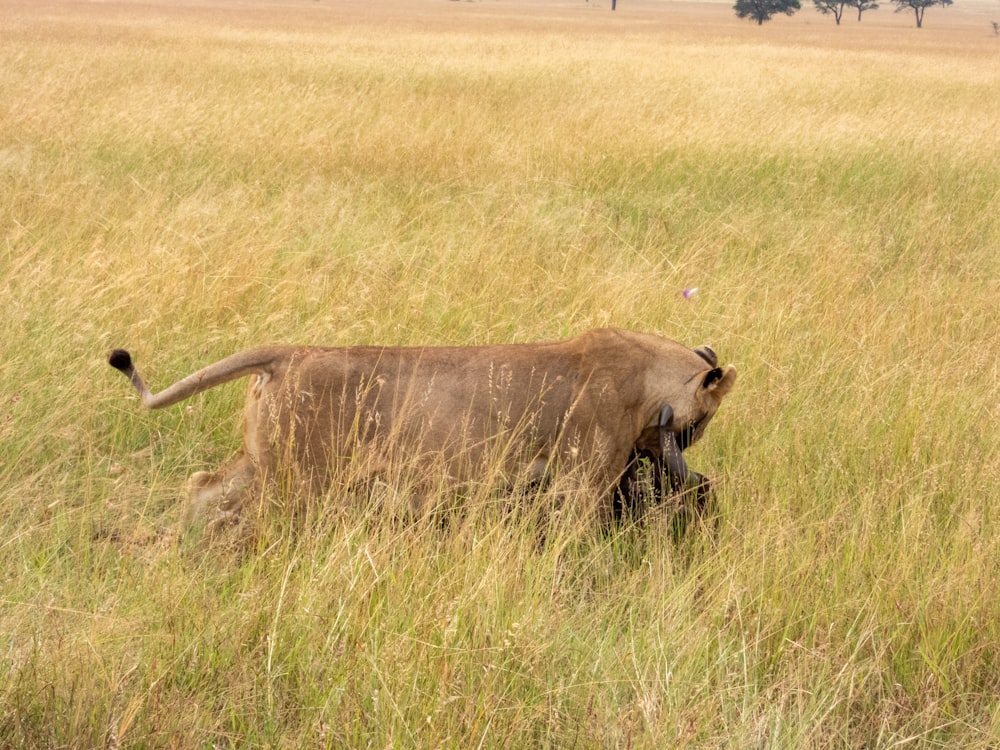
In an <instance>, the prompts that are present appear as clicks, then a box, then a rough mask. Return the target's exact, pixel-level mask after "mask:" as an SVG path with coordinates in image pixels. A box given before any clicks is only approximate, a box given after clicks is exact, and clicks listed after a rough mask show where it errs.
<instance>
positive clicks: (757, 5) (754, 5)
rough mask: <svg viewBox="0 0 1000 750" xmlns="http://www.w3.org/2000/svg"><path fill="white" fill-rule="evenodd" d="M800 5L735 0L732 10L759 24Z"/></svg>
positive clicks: (796, 0) (782, 0)
mask: <svg viewBox="0 0 1000 750" xmlns="http://www.w3.org/2000/svg"><path fill="white" fill-rule="evenodd" d="M948 1H949V2H951V0H948ZM801 7H802V6H801V5H799V0H736V5H734V6H733V10H735V11H736V15H737V16H738V17H739V18H749V19H750V20H751V21H756V22H757V25H758V26H761V25H763V23H764V21H770V20H771V16H773V15H774V14H775V13H784V14H785V15H786V16H790V15H792V14H793V13H794V12H795V11H797V10H798V9H799V8H801Z"/></svg>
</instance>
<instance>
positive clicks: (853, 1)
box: [847, 0, 878, 21]
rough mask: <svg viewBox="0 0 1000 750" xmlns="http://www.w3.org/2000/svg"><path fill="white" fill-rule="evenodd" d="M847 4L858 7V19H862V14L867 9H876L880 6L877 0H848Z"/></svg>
mask: <svg viewBox="0 0 1000 750" xmlns="http://www.w3.org/2000/svg"><path fill="white" fill-rule="evenodd" d="M847 4H848V5H850V6H851V7H852V8H857V9H858V21H860V20H861V14H862V13H864V12H865V11H866V10H876V9H877V8H878V3H877V2H875V0H847Z"/></svg>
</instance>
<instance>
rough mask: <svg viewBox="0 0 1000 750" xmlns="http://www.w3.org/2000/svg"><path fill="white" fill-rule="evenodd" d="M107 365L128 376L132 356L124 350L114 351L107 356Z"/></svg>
mask: <svg viewBox="0 0 1000 750" xmlns="http://www.w3.org/2000/svg"><path fill="white" fill-rule="evenodd" d="M108 364H109V365H111V366H112V367H114V368H115V369H116V370H120V371H121V372H124V373H126V374H128V373H129V372H130V371H131V370H132V355H131V354H129V353H128V352H127V351H125V350H124V349H115V350H114V351H113V352H111V354H109V355H108Z"/></svg>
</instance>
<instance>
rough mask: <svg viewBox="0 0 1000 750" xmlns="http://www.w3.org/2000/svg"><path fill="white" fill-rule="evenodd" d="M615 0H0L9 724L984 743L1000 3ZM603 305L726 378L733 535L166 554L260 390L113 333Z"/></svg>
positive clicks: (311, 530)
mask: <svg viewBox="0 0 1000 750" xmlns="http://www.w3.org/2000/svg"><path fill="white" fill-rule="evenodd" d="M608 5H609V3H607V2H604V3H603V4H602V3H593V2H592V3H583V2H579V3H571V2H568V1H567V2H554V1H553V2H539V3H528V2H527V1H526V0H525V2H519V1H517V0H510V1H509V2H481V3H464V2H463V3H451V2H444V0H440V1H436V0H414V1H413V2H403V1H402V0H386V2H384V3H378V4H369V3H366V2H362V1H361V0H353V1H352V0H345V1H344V2H338V3H334V2H327V1H326V0H315V1H314V0H309V2H306V1H304V0H303V1H301V2H295V1H294V0H290V1H289V2H287V3H266V2H263V1H260V2H254V1H253V0H246V2H244V1H242V0H231V1H228V2H227V1H225V0H216V1H212V0H203V1H195V0H192V1H191V2H186V3H166V2H163V3H153V2H150V3H139V2H135V3H133V2H128V1H125V0H123V1H121V2H91V3H71V2H46V1H44V0H42V1H40V2H28V1H27V0H24V1H23V2H5V3H4V4H3V5H2V6H0V29H2V38H3V42H2V45H0V101H2V103H3V106H2V107H0V233H2V235H0V236H2V245H0V274H2V279H3V284H4V293H3V305H2V307H0V323H2V326H3V332H2V337H0V353H2V356H0V503H2V504H0V747H2V748H7V747H10V748H35V747H53V748H63V747H66V748H94V747H240V748H244V747H289V748H291V747H335V748H339V747H367V746H372V747H455V748H471V747H509V748H524V747H552V748H569V747H581V748H599V747H601V748H603V747H635V748H666V747H670V748H684V747H688V748H721V747H726V748H730V747H731V748H753V747H760V748H763V747H767V748H806V747H809V748H814V747H815V748H819V747H852V748H854V747H879V748H883V747H884V748H889V747H906V748H913V747H963V748H984V749H985V748H988V747H996V746H997V745H998V744H1000V583H998V581H1000V510H998V503H1000V489H998V486H1000V406H998V395H1000V387H998V384H1000V367H998V362H1000V334H998V327H1000V326H998V323H1000V135H998V127H997V123H998V122H1000V96H998V92H1000V89H998V86H1000V39H998V38H997V37H994V36H993V35H992V30H991V28H990V20H991V19H995V20H1000V18H997V17H1000V10H997V12H993V13H992V14H991V6H988V5H986V4H981V5H971V4H970V5H965V6H963V4H962V0H958V2H957V3H956V6H954V7H952V8H946V9H940V8H935V9H931V10H930V11H929V12H928V14H927V17H926V19H925V23H924V28H923V29H921V30H917V29H915V28H913V22H912V18H910V17H908V16H906V15H904V14H893V13H892V12H891V10H890V9H880V10H878V11H875V12H872V13H870V14H866V15H865V16H864V20H863V21H862V22H861V23H860V24H858V23H857V22H855V21H854V19H852V18H845V21H844V25H843V26H841V27H836V26H835V25H834V24H833V21H832V20H831V19H829V18H826V17H822V16H820V15H819V14H817V13H815V12H814V11H813V10H812V9H811V7H809V8H804V9H803V10H802V11H800V13H799V14H797V15H796V16H794V17H792V18H785V17H781V18H779V19H775V20H774V21H772V22H771V23H769V24H767V25H765V26H764V27H762V28H757V27H755V26H752V25H750V24H747V23H744V22H740V21H738V20H737V19H736V18H735V17H734V16H733V13H732V10H731V8H729V6H728V4H704V5H698V4H685V3H667V2H664V3H657V2H653V1H652V0H641V1H640V0H636V1H635V2H632V1H631V0H621V2H620V3H619V9H618V11H616V13H615V14H611V12H610V10H609V7H608ZM689 287H698V289H699V291H698V293H697V294H695V295H694V296H693V297H692V298H691V299H685V298H684V297H683V296H682V295H681V291H682V290H683V289H685V288H689ZM601 325H617V326H623V327H627V328H633V329H637V330H643V331H650V332H656V333H660V334H663V335H666V336H668V337H670V338H675V339H677V340H680V341H682V342H685V343H687V344H689V345H691V346H694V345H696V344H700V343H706V342H707V343H711V344H712V345H713V347H714V348H715V349H716V351H717V352H719V355H720V359H721V360H722V361H723V362H725V363H733V364H735V365H736V366H737V367H738V368H739V371H740V381H739V383H738V384H737V388H736V391H735V392H734V393H733V394H732V395H730V396H729V397H728V398H727V400H726V402H725V403H724V404H723V407H722V409H721V410H720V412H719V414H718V415H717V417H716V418H715V420H714V421H713V423H712V425H711V427H710V428H709V430H708V432H707V434H706V437H705V439H704V441H703V442H702V443H700V444H699V445H698V446H696V447H695V448H694V449H692V450H691V451H690V453H689V461H690V463H691V465H692V466H693V467H695V468H697V469H698V470H700V471H702V472H703V473H706V474H708V475H710V476H712V477H713V478H714V480H715V484H716V488H717V495H718V514H719V516H718V519H717V525H716V527H715V529H714V531H713V530H712V529H710V528H694V529H689V530H688V533H687V534H686V535H685V536H684V537H683V538H681V539H679V540H675V539H674V538H673V536H672V534H670V533H669V523H668V521H667V520H665V519H663V518H652V519H650V520H649V522H648V523H646V524H645V525H643V526H641V527H638V528H628V529H624V530H622V531H620V532H619V533H615V534H612V535H601V534H598V533H592V534H591V533H587V532H583V533H573V532H571V531H569V530H564V531H562V532H558V533H555V534H553V535H550V537H549V538H548V539H547V542H546V544H545V545H544V546H542V547H540V546H539V545H538V544H537V539H538V528H537V527H536V526H535V522H534V521H533V520H532V519H531V517H530V516H529V515H517V514H515V515H514V516H513V517H509V518H504V517H501V518H497V517H494V516H491V514H490V513H489V512H486V511H483V512H481V513H477V512H470V513H469V515H468V516H467V518H466V520H465V521H463V522H462V523H459V524H457V525H452V526H451V527H448V528H441V527H439V526H437V525H434V524H430V525H426V524H419V523H417V524H409V525H408V524H400V523H393V522H388V521H384V520H381V521H380V520H379V519H378V518H375V517H373V515H374V514H372V513H367V512H366V510H365V508H357V507H348V508H343V507H339V506H338V505H337V497H336V492H334V493H333V494H332V496H331V498H330V499H329V501H328V502H329V506H328V507H327V508H325V509H323V512H320V511H319V510H317V511H316V512H315V513H314V514H313V515H312V516H311V522H310V523H307V524H299V525H295V524H292V523H288V522H285V521H284V520H283V518H282V516H281V514H280V513H272V514H270V515H269V516H266V517H265V518H264V519H263V520H262V522H261V527H260V532H259V537H258V538H257V540H256V542H255V544H254V547H253V549H252V550H251V551H250V552H249V553H247V552H246V551H244V552H243V553H242V554H237V553H235V552H233V551H231V550H230V549H229V548H227V547H225V546H220V547H218V548H215V547H209V548H208V549H205V548H203V547H202V546H200V545H198V544H192V545H181V546H180V547H178V546H177V545H176V544H174V543H173V542H171V541H170V535H169V534H163V533H162V532H163V531H164V530H169V529H171V528H173V527H174V526H175V525H176V524H177V523H178V522H179V521H180V520H181V519H182V518H183V516H184V512H185V500H184V498H183V485H184V480H185V478H186V476H187V475H188V474H189V473H191V472H192V471H194V470H198V469H203V468H214V467H215V466H217V465H219V464H221V463H222V462H223V461H224V460H225V459H226V458H227V457H228V456H230V455H231V454H232V453H233V452H234V451H235V450H236V448H237V447H238V444H239V412H240V405H241V403H242V398H243V386H242V385H241V384H235V385H232V386H226V387H224V388H220V389H217V390H214V391H212V392H210V393H207V394H204V395H202V396H199V397H197V398H195V399H193V400H192V401H190V402H188V403H187V405H186V406H178V407H173V408H171V409H168V410H165V411H158V412H143V411H142V410H141V409H140V406H139V404H138V400H137V399H136V398H135V396H134V393H133V392H132V391H131V389H130V388H129V387H128V384H127V383H126V382H125V380H124V379H123V378H122V377H121V376H120V375H118V374H117V373H115V372H114V371H113V370H111V368H109V367H108V366H107V364H106V363H105V355H106V352H107V351H108V350H109V349H110V348H112V347H115V346H125V347H127V348H129V349H131V350H132V352H133V354H134V355H135V356H136V358H137V361H138V364H139V366H140V368H141V370H142V372H143V374H144V376H145V377H146V378H147V381H148V382H149V383H150V384H151V386H152V387H153V388H154V389H156V388H158V387H162V386H163V385H166V384H168V383H170V382H172V381H173V380H175V379H176V378H178V377H180V376H182V375H185V374H187V373H188V372H191V371H193V370H195V369H197V368H198V367H201V366H203V365H205V364H207V363H209V362H211V361H213V360H215V359H217V358H220V357H222V356H224V355H226V354H229V353H231V352H233V351H236V350H239V349H242V348H246V347H248V346H251V345H255V344H259V343H264V342H287V343H307V344H312V343H322V344H331V345H332V344H345V345H346V344H363V343H381V344H412V343H422V344H426V343H448V344H454V343H458V344H473V343H485V342H514V341H531V340H542V339H551V338H557V337H562V336H566V335H571V334H574V333H577V332H580V331H583V330H585V329H587V328H590V327H593V326H601Z"/></svg>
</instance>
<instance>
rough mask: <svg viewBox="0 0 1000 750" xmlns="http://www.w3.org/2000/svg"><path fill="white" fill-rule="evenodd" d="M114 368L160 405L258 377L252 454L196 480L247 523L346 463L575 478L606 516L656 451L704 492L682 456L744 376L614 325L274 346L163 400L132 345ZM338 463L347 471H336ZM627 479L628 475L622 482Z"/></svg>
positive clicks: (196, 489)
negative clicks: (264, 494) (250, 511)
mask: <svg viewBox="0 0 1000 750" xmlns="http://www.w3.org/2000/svg"><path fill="white" fill-rule="evenodd" d="M108 362H109V363H110V364H111V366H112V367H115V368H116V369H118V370H120V371H121V372H122V373H124V374H125V375H126V376H128V378H129V379H130V380H131V382H132V385H133V386H135V389H136V390H137V391H138V392H139V396H140V397H141V399H142V403H143V405H144V406H146V407H148V408H150V409H159V408H163V407H165V406H170V405H172V404H175V403H177V402H178V401H181V400H183V399H186V398H188V397H190V396H193V395H194V394H196V393H200V392H201V391H204V390H207V389H209V388H213V387H215V386H217V385H219V384H221V383H225V382H227V381H230V380H235V379H237V378H241V377H244V376H247V375H250V376H252V377H251V378H250V383H249V389H248V391H247V399H246V407H245V421H244V427H243V449H242V451H241V453H240V454H239V455H238V456H237V458H236V459H235V460H234V461H233V462H232V463H230V464H229V465H228V466H226V467H224V468H222V469H221V470H219V471H216V472H205V471H199V472H196V473H195V474H194V475H192V477H191V479H190V490H191V501H192V508H193V510H194V512H195V514H196V515H204V514H205V513H206V512H209V511H214V517H213V518H212V519H210V521H211V523H212V524H213V525H219V524H222V523H225V522H228V521H231V520H235V519H236V518H237V517H238V515H239V513H240V510H241V508H242V507H243V505H244V503H245V501H246V499H247V498H248V497H255V496H259V494H260V492H261V490H262V489H263V488H264V486H265V484H266V483H268V482H274V481H277V480H278V479H279V478H280V480H281V481H284V482H290V483H291V487H292V489H297V490H301V491H304V492H307V493H311V494H318V493H322V492H324V491H326V490H327V489H329V487H330V485H331V483H332V482H333V481H335V477H336V476H343V470H344V467H345V466H346V465H347V464H350V465H351V466H352V470H353V471H354V472H355V474H354V475H355V476H356V475H357V474H358V473H360V474H361V475H364V476H367V477H374V476H378V475H379V474H380V473H382V472H388V471H390V470H391V468H392V467H393V466H399V465H400V459H406V460H407V461H414V462H415V463H413V464H410V465H417V466H420V465H422V466H425V467H431V468H433V469H435V470H439V472H444V474H442V475H441V476H445V477H447V478H448V480H449V481H457V482H461V481H472V480H475V479H476V478H477V476H480V475H481V474H482V473H483V472H484V471H485V470H486V469H487V467H493V468H492V471H494V472H496V467H497V463H496V462H497V461H500V462H501V463H500V467H501V470H500V472H499V474H500V475H501V476H503V477H506V478H507V479H508V480H509V481H510V483H512V484H513V483H514V482H517V481H522V482H523V481H540V480H542V479H543V478H547V477H550V476H553V475H555V476H556V477H558V478H562V477H572V478H573V479H574V481H575V484H574V485H573V486H577V487H579V486H582V487H584V488H586V489H588V490H590V491H589V492H588V493H585V495H586V496H588V497H590V498H592V499H594V501H595V506H594V508H595V510H596V512H597V515H598V517H599V518H600V519H602V520H604V521H606V520H608V519H609V517H610V516H611V514H612V513H613V506H614V499H613V497H614V495H615V488H616V486H617V485H618V483H619V481H620V480H622V478H623V474H626V475H627V469H628V470H631V469H630V467H631V465H632V463H631V462H632V461H633V460H634V459H635V458H636V457H637V456H639V455H643V456H647V457H651V458H652V459H654V461H656V462H657V463H658V465H659V466H662V467H663V470H664V472H665V474H666V476H667V478H668V479H669V482H670V484H671V485H672V486H673V487H675V488H684V487H685V486H693V485H702V484H704V483H705V480H704V478H703V477H701V475H698V474H695V473H694V472H689V471H688V468H687V466H686V464H685V462H684V459H683V457H682V455H681V452H682V451H683V450H684V449H685V448H687V447H688V446H689V445H691V444H693V443H694V442H696V441H697V440H698V439H699V438H700V437H701V436H702V434H703V432H704V430H705V426H706V425H707V424H708V422H709V420H711V418H712V416H713V415H714V414H715V412H716V410H717V409H718V408H719V403H720V402H721V400H722V397H723V396H725V395H726V394H727V393H729V391H730V390H731V389H732V387H733V384H734V383H735V381H736V369H735V368H734V367H733V366H732V365H729V366H727V367H725V368H720V367H718V361H717V359H716V356H715V353H714V352H713V351H712V350H711V349H710V348H708V347H699V348H698V349H695V350H691V349H688V348H686V347H684V346H682V345H681V344H678V343H676V342H674V341H669V340H667V339H664V338H660V337H658V336H653V335H649V334H642V333H634V332H631V331H625V330H620V329H614V328H604V329H596V330H592V331H588V332H586V333H583V334H581V335H579V336H576V337H575V338H571V339H567V340H565V341H556V342H551V343H534V344H508V345H494V346H441V347H436V346H434V347H431V346H429V347H381V346H356V347H342V348H322V347H295V346H272V347H264V348H260V349H252V350H249V351H245V352H241V353H239V354H234V355H232V356H230V357H226V358H225V359H223V360H220V361H219V362H216V363H215V364H212V365H209V366H208V367H206V368H204V369H202V370H199V371H198V372H196V373H194V374H192V375H189V376H187V377H186V378H183V379H182V380H179V381H177V382H176V383H174V384H173V385H171V386H170V387H168V388H166V389H165V390H163V391H160V392H159V393H157V394H153V393H151V392H150V391H149V389H148V388H147V387H146V385H145V384H144V383H143V381H142V379H141V378H140V377H139V373H138V372H136V370H135V367H134V366H133V365H132V358H131V356H130V355H129V353H128V352H127V351H124V350H122V349H116V350H115V351H113V352H111V354H110V356H109V358H108ZM338 470H340V471H341V474H340V475H337V473H336V472H337V471H338ZM623 486H624V481H623Z"/></svg>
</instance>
